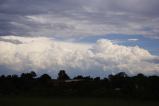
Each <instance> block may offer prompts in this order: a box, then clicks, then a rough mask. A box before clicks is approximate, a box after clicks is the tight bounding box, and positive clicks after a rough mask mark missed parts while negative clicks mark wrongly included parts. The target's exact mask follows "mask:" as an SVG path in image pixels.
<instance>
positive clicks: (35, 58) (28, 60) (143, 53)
mask: <svg viewBox="0 0 159 106" xmlns="http://www.w3.org/2000/svg"><path fill="white" fill-rule="evenodd" d="M0 39H1V40H0V48H1V50H0V66H4V67H7V68H8V69H11V70H15V71H17V72H24V71H26V70H28V71H29V70H34V71H36V72H41V71H42V70H43V71H44V72H46V73H56V72H57V71H58V70H60V69H65V70H67V71H68V72H69V73H71V74H72V75H75V74H77V73H78V74H90V75H96V76H98V75H103V73H105V75H107V74H110V73H117V72H121V71H124V72H126V73H128V74H130V75H134V74H137V73H144V74H146V75H152V74H157V73H158V72H159V70H158V69H159V63H158V62H156V61H158V60H159V59H158V58H159V57H158V56H154V55H152V54H150V53H149V52H148V51H147V50H145V49H143V48H140V47H138V46H135V47H128V46H121V45H117V44H113V43H112V42H111V41H109V40H106V39H100V40H98V41H97V42H96V43H95V44H81V43H70V42H61V41H57V40H56V39H52V38H47V37H37V38H33V37H16V36H2V37H0ZM16 42H18V43H16ZM19 42H20V43H19ZM1 70H2V69H1ZM3 71H4V70H3Z"/></svg>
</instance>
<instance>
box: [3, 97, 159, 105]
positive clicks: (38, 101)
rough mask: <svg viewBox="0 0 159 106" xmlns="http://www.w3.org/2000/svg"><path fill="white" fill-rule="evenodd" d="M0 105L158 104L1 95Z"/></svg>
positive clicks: (150, 102) (157, 103) (103, 99)
mask: <svg viewBox="0 0 159 106" xmlns="http://www.w3.org/2000/svg"><path fill="white" fill-rule="evenodd" d="M0 106H159V102H157V101H156V102H154V101H137V100H119V99H106V98H35V97H34V98H33V97H31V98H29V97H1V98H0Z"/></svg>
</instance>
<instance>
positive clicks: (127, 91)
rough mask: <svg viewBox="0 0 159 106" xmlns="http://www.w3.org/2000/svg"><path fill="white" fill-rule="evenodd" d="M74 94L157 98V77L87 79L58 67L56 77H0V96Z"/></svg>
mask: <svg viewBox="0 0 159 106" xmlns="http://www.w3.org/2000/svg"><path fill="white" fill-rule="evenodd" d="M6 95H7V96H8V95H9V96H10V95H11V96H12V95H13V96H17V95H20V96H21V95H22V96H53V97H61V96H68V97H70V96H78V97H113V98H114V97H122V98H138V99H159V77H158V76H149V77H148V76H144V75H143V74H138V75H136V76H132V77H129V76H128V75H127V74H126V73H124V72H120V73H118V74H116V75H109V76H108V78H104V79H100V77H96V78H91V77H90V76H86V77H83V76H81V75H79V76H76V77H74V78H73V79H70V77H69V76H68V75H67V74H66V73H65V71H64V70H61V71H60V72H59V74H58V78H57V79H52V78H51V77H50V76H49V75H47V74H43V75H41V76H40V77H37V75H36V73H35V72H29V73H22V74H21V76H18V75H8V76H4V75H1V76H0V96H6Z"/></svg>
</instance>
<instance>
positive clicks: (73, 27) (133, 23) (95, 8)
mask: <svg viewBox="0 0 159 106" xmlns="http://www.w3.org/2000/svg"><path fill="white" fill-rule="evenodd" d="M158 5H159V1H158V0H1V1H0V35H17V36H18V35H27V36H53V37H56V36H58V37H59V36H60V37H61V38H67V37H76V36H79V35H80V36H89V35H107V34H130V35H131V34H141V35H144V36H147V37H154V38H159V36H158V34H159V18H158V16H159V12H158V10H159V6H158Z"/></svg>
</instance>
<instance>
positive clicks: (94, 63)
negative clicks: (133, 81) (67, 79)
mask: <svg viewBox="0 0 159 106" xmlns="http://www.w3.org/2000/svg"><path fill="white" fill-rule="evenodd" d="M158 10H159V0H0V75H2V74H20V73H23V72H29V71H31V70H33V71H35V72H36V73H38V74H43V73H47V74H49V75H51V76H53V77H56V76H57V73H58V72H59V70H63V69H64V70H66V72H67V73H68V74H69V75H70V76H76V75H84V76H87V75H90V76H94V77H96V76H101V77H104V76H107V75H108V74H116V73H118V72H126V73H127V74H128V75H136V74H138V73H143V74H145V75H159V12H158Z"/></svg>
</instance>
